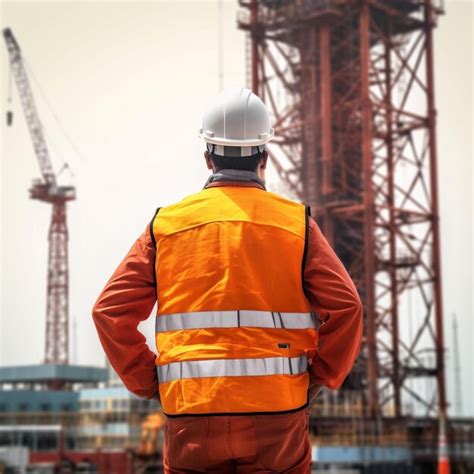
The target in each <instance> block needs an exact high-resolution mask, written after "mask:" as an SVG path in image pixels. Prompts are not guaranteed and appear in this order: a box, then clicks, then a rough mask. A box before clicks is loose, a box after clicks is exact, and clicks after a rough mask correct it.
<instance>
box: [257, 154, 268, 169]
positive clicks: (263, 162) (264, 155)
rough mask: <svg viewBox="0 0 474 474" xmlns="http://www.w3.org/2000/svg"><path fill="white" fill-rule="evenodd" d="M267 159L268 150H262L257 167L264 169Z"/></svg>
mask: <svg viewBox="0 0 474 474" xmlns="http://www.w3.org/2000/svg"><path fill="white" fill-rule="evenodd" d="M267 161H268V151H267V150H263V152H262V158H261V159H260V163H259V164H258V167H259V168H260V169H262V170H264V169H265V168H266V167H267Z"/></svg>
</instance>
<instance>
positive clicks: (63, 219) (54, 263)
mask: <svg viewBox="0 0 474 474" xmlns="http://www.w3.org/2000/svg"><path fill="white" fill-rule="evenodd" d="M3 36H4V38H5V42H6V46H7V50H8V54H9V59H10V67H11V70H12V72H13V76H14V78H15V82H16V86H17V90H18V95H19V96H20V100H21V104H22V107H23V112H24V115H25V119H26V123H27V125H28V130H29V132H30V137H31V141H32V144H33V148H34V152H35V155H36V158H37V160H38V163H39V168H40V172H41V178H39V179H34V180H33V183H32V186H31V188H30V189H29V193H30V198H31V199H37V200H38V201H42V202H45V203H48V204H51V205H52V213H51V223H50V227H49V234H48V240H49V252H48V273H47V303H46V338H45V352H44V362H45V363H46V364H60V365H66V364H68V363H69V336H68V333H69V328H68V326H69V324H68V320H69V265H68V228H67V214H66V203H67V202H68V201H72V200H74V199H75V198H76V190H75V187H74V186H60V185H59V184H58V180H57V177H58V176H57V174H56V173H55V172H54V169H53V166H52V163H51V159H50V155H49V151H48V147H47V144H46V140H45V137H44V134H43V126H42V124H41V121H40V118H39V116H38V111H37V109H36V106H35V101H34V98H33V94H32V92H31V87H30V82H29V79H28V75H27V73H26V69H25V64H24V61H23V58H22V54H21V50H20V46H19V45H18V42H17V41H16V39H15V37H14V35H13V33H12V31H11V29H10V28H5V29H4V30H3ZM7 120H8V124H9V125H11V122H12V116H11V112H9V113H8V115H7Z"/></svg>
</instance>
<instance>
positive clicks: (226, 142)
mask: <svg viewBox="0 0 474 474" xmlns="http://www.w3.org/2000/svg"><path fill="white" fill-rule="evenodd" d="M274 136H275V131H274V129H273V128H271V129H270V130H269V132H268V134H267V136H266V137H265V138H251V139H245V140H239V139H232V138H220V137H214V136H210V135H208V134H206V133H205V132H204V133H202V132H201V133H199V138H202V139H203V140H204V141H206V142H207V143H212V144H214V145H223V146H240V147H244V146H258V145H264V144H265V143H267V142H269V141H270V140H271V139H272V138H273V137H274Z"/></svg>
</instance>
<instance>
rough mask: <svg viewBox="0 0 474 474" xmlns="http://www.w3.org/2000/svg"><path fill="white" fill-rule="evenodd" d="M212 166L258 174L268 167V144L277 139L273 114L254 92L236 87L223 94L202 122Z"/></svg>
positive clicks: (215, 100)
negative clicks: (258, 169) (273, 126)
mask: <svg viewBox="0 0 474 474" xmlns="http://www.w3.org/2000/svg"><path fill="white" fill-rule="evenodd" d="M200 137H201V138H203V139H204V141H205V142H206V152H205V157H206V161H207V163H208V167H209V168H211V163H212V165H213V168H214V169H215V171H218V170H221V169H241V170H242V169H243V170H252V171H256V170H257V168H258V167H259V166H260V167H262V166H263V168H264V167H265V164H266V160H267V151H266V150H265V144H266V143H267V142H268V141H270V140H271V139H272V137H273V128H271V124H270V115H269V112H268V109H267V107H266V106H265V104H264V103H263V102H262V101H261V99H260V98H259V97H258V96H257V95H255V94H254V93H253V92H252V91H251V90H249V89H245V88H234V89H228V90H225V91H223V92H222V93H221V94H219V95H218V96H217V97H216V98H215V99H214V101H213V102H212V103H211V105H210V106H209V107H208V109H207V110H206V112H205V114H204V116H203V119H202V128H201V130H200Z"/></svg>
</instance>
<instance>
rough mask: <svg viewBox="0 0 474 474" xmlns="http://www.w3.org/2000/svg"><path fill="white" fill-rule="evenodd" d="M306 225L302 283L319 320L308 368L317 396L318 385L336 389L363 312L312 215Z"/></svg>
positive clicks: (353, 353) (350, 361) (354, 350)
mask: <svg viewBox="0 0 474 474" xmlns="http://www.w3.org/2000/svg"><path fill="white" fill-rule="evenodd" d="M309 225H310V228H309V238H308V251H307V255H306V264H305V268H304V283H305V289H306V294H307V297H308V300H309V302H310V303H311V305H312V307H313V308H314V310H315V312H316V313H317V314H318V316H319V317H320V319H321V322H322V325H321V327H320V328H319V338H320V339H319V350H318V353H317V354H316V356H315V357H314V359H313V361H312V365H311V366H310V368H309V372H310V387H313V390H312V391H313V393H316V395H317V392H318V391H319V390H318V387H321V386H326V387H328V388H331V389H336V388H339V387H340V386H341V384H342V382H343V381H344V379H345V378H346V377H347V375H348V374H349V372H350V370H351V368H352V366H353V365H354V362H355V360H356V358H357V355H358V354H359V350H360V343H361V339H362V314H363V311H362V303H361V301H360V298H359V295H358V293H357V290H356V288H355V286H354V283H353V282H352V280H351V278H350V276H349V274H348V273H347V271H346V269H345V268H344V265H343V264H342V262H341V261H340V260H339V258H338V257H337V255H336V254H335V253H334V251H333V249H332V248H331V246H330V245H329V243H328V241H327V240H326V238H325V237H324V235H323V234H322V232H321V230H320V229H319V227H318V225H317V224H316V222H315V221H314V220H313V219H312V218H310V220H309ZM314 387H315V388H314ZM310 392H311V390H310Z"/></svg>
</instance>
